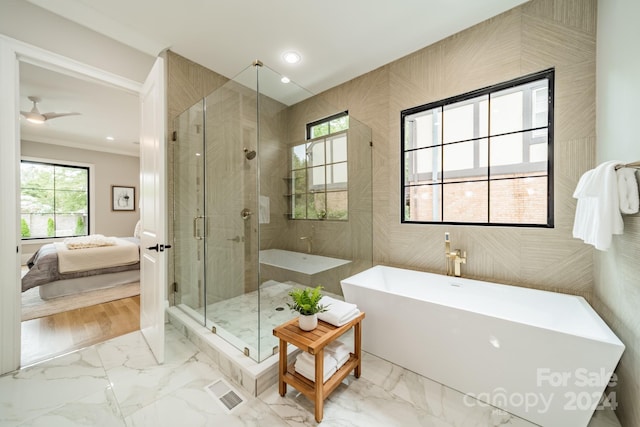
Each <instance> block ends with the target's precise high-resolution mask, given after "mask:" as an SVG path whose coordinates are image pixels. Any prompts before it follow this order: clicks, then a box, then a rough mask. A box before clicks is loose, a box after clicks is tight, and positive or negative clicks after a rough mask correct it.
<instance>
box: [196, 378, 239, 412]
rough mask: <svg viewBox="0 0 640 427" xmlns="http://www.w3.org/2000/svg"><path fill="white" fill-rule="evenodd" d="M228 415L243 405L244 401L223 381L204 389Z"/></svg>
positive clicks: (215, 382) (220, 380) (217, 381)
mask: <svg viewBox="0 0 640 427" xmlns="http://www.w3.org/2000/svg"><path fill="white" fill-rule="evenodd" d="M204 389H205V390H206V391H207V392H208V393H209V394H211V395H212V396H213V398H214V399H215V400H216V402H218V403H219V404H220V406H222V409H224V410H225V412H227V413H228V414H229V413H231V411H233V410H234V409H236V408H237V407H238V406H240V405H241V404H243V403H244V399H242V396H241V395H240V393H238V392H237V391H236V390H235V389H234V388H233V387H231V386H230V385H229V383H227V382H226V381H225V380H223V379H219V380H216V381H214V382H212V383H211V384H209V385H208V386H206V387H205V388H204Z"/></svg>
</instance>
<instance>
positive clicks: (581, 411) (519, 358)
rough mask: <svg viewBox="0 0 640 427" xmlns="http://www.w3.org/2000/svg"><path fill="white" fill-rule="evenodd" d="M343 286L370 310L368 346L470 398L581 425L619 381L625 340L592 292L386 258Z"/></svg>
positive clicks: (365, 332) (549, 423) (541, 419)
mask: <svg viewBox="0 0 640 427" xmlns="http://www.w3.org/2000/svg"><path fill="white" fill-rule="evenodd" d="M341 286H342V290H343V293H344V297H345V300H346V301H348V302H351V303H355V304H357V305H358V307H359V308H360V310H362V311H364V312H366V313H367V319H366V321H365V323H364V324H363V328H362V348H363V350H365V351H367V352H369V353H371V354H374V355H376V356H379V357H381V358H383V359H386V360H388V361H390V362H392V363H395V364H397V365H400V366H402V367H404V368H407V369H409V370H411V371H414V372H416V373H418V374H420V375H423V376H425V377H427V378H430V379H432V380H435V381H437V382H439V383H442V384H444V385H447V386H449V387H451V388H453V389H456V390H458V391H461V392H463V393H465V404H469V405H474V404H479V402H477V401H476V400H474V399H471V398H470V397H474V398H476V399H478V400H479V401H481V402H484V404H491V405H493V406H496V407H498V408H500V409H503V410H505V411H508V412H510V413H512V414H515V415H517V416H520V417H522V418H524V419H526V420H529V421H532V422H534V423H537V424H539V425H541V426H545V427H553V426H558V427H581V426H586V425H587V424H588V423H589V420H590V418H591V416H592V414H593V411H594V410H595V409H597V407H598V406H600V405H602V403H599V402H600V398H601V397H602V394H603V391H604V390H605V388H606V386H607V384H608V383H609V381H610V379H611V381H612V383H611V385H612V386H614V385H615V384H614V383H613V381H614V380H615V376H614V377H612V378H611V374H612V373H613V371H614V369H615V367H616V365H617V363H618V361H619V360H620V357H621V356H622V352H623V351H624V344H622V342H621V341H620V340H619V339H618V337H616V335H615V334H614V333H613V332H612V331H611V330H610V329H609V327H608V326H607V325H606V324H605V323H604V321H603V320H602V319H601V318H600V317H599V316H598V315H597V314H596V312H595V311H594V310H593V309H592V308H591V306H589V304H588V303H587V302H586V301H585V299H584V298H582V297H578V296H572V295H565V294H560V293H554V292H545V291H539V290H534V289H528V288H520V287H516V286H508V285H500V284H495V283H488V282H481V281H477V280H470V279H464V278H457V277H449V276H442V275H437V274H431V273H425V272H418V271H412V270H404V269H398V268H392V267H384V266H375V267H373V268H370V269H368V270H365V271H363V272H362V273H359V274H356V275H354V276H351V277H349V278H347V279H344V280H342V281H341ZM612 390H613V391H615V387H613V389H612ZM605 397H607V396H605ZM608 397H614V396H608ZM612 400H615V399H612ZM612 403H614V404H615V401H614V402H612ZM605 405H606V403H605Z"/></svg>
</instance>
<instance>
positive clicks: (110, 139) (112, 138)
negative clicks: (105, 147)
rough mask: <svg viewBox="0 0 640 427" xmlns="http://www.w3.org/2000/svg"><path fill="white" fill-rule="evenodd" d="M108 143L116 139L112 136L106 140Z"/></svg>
mask: <svg viewBox="0 0 640 427" xmlns="http://www.w3.org/2000/svg"><path fill="white" fill-rule="evenodd" d="M105 139H106V140H107V141H115V138H114V137H112V136H108V137H106V138H105Z"/></svg>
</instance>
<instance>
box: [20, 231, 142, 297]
mask: <svg viewBox="0 0 640 427" xmlns="http://www.w3.org/2000/svg"><path fill="white" fill-rule="evenodd" d="M89 237H91V236H89ZM109 239H114V240H113V241H114V242H115V243H113V244H109V245H103V246H94V247H78V248H75V247H74V248H72V246H69V245H65V243H49V244H46V245H43V246H42V247H41V248H40V249H39V250H38V251H37V252H36V253H35V254H33V256H32V257H31V258H29V260H28V261H27V267H29V271H28V272H27V273H26V274H25V275H24V276H23V278H22V292H25V291H27V290H29V289H31V288H35V287H39V290H38V291H39V293H40V298H42V299H44V300H48V299H52V298H58V297H62V296H67V295H73V294H77V293H80V292H87V291H92V290H98V289H105V288H111V287H116V286H120V285H125V284H127V283H133V282H138V281H140V259H139V253H140V240H139V239H138V238H137V237H119V238H114V237H110V238H109Z"/></svg>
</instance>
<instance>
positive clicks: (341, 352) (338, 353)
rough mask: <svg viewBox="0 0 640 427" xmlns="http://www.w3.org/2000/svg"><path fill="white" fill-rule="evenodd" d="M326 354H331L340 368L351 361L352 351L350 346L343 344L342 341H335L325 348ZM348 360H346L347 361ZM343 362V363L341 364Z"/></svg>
mask: <svg viewBox="0 0 640 427" xmlns="http://www.w3.org/2000/svg"><path fill="white" fill-rule="evenodd" d="M324 352H325V353H329V354H331V356H332V357H333V358H334V359H336V361H337V362H338V368H339V367H340V366H342V365H343V364H344V362H346V361H347V359H349V355H350V354H351V349H350V348H349V346H348V345H346V344H344V343H341V342H340V341H334V342H332V343H331V344H329V345H327V346H326V347H325V348H324ZM345 358H346V359H345ZM341 361H343V362H342V363H340V362H341Z"/></svg>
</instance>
